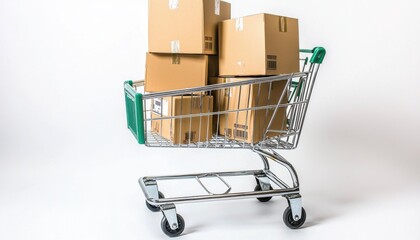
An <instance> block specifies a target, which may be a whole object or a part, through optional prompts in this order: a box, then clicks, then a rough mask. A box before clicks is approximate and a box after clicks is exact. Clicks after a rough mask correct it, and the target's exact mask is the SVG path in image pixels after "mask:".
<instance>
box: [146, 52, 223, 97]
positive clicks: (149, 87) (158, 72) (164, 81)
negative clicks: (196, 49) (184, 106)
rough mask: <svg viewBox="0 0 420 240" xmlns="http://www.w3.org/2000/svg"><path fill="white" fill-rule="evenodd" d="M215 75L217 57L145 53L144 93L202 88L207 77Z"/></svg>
mask: <svg viewBox="0 0 420 240" xmlns="http://www.w3.org/2000/svg"><path fill="white" fill-rule="evenodd" d="M217 73H218V58H217V56H207V55H185V54H162V53H147V54H146V77H145V86H144V87H145V91H146V92H160V91H169V90H176V89H184V88H192V87H203V86H206V85H207V78H208V75H210V76H217Z"/></svg>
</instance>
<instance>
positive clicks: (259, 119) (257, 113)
mask: <svg viewBox="0 0 420 240" xmlns="http://www.w3.org/2000/svg"><path fill="white" fill-rule="evenodd" d="M247 79H249V78H210V80H209V83H210V84H217V83H225V82H237V81H243V80H247ZM285 86H286V81H279V82H275V83H272V84H271V85H270V83H263V84H261V85H259V84H255V85H242V86H241V87H232V88H226V89H222V90H219V91H217V92H214V93H213V94H214V95H213V98H214V106H213V111H214V112H220V111H226V110H238V109H245V108H252V107H262V106H267V105H277V103H278V101H279V99H280V97H281V95H282V93H283V90H284V88H285ZM286 91H287V90H286ZM285 94H286V95H285V96H284V98H283V99H282V101H281V103H287V92H285ZM273 114H274V111H273V110H266V109H263V110H245V111H236V112H231V113H226V114H220V115H214V118H213V121H214V123H213V127H214V128H217V127H218V134H219V135H222V136H226V138H227V139H232V140H238V141H244V142H248V143H257V142H259V141H262V140H263V138H264V133H265V131H266V129H267V127H268V124H269V122H270V119H271V118H272V116H273ZM218 120H219V122H218V123H217V121H218ZM270 129H271V130H286V129H287V118H286V108H285V107H281V108H279V109H278V110H277V113H276V115H275V118H274V122H273V123H272V125H271V127H270ZM277 135H280V133H268V134H267V137H273V136H277Z"/></svg>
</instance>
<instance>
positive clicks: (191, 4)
mask: <svg viewBox="0 0 420 240" xmlns="http://www.w3.org/2000/svg"><path fill="white" fill-rule="evenodd" d="M226 19H230V3H226V2H223V1H220V0H149V52H158V53H193V54H217V51H218V47H217V43H218V41H217V24H218V23H219V22H221V21H223V20H226Z"/></svg>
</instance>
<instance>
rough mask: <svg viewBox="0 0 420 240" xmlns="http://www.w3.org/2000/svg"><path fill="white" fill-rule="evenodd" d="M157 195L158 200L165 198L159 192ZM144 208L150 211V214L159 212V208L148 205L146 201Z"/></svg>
mask: <svg viewBox="0 0 420 240" xmlns="http://www.w3.org/2000/svg"><path fill="white" fill-rule="evenodd" d="M158 195H159V199H160V198H165V196H164V195H163V193H161V192H159V193H158ZM146 206H147V208H148V209H149V210H150V211H152V212H159V211H160V207H158V206H153V205H151V204H149V203H148V202H147V201H146Z"/></svg>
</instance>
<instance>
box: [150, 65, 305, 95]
mask: <svg viewBox="0 0 420 240" xmlns="http://www.w3.org/2000/svg"><path fill="white" fill-rule="evenodd" d="M306 74H307V72H299V73H293V78H298V77H302V76H305V75H306ZM291 76H292V74H281V75H276V76H270V77H259V78H252V79H248V80H243V81H238V82H230V83H219V84H211V85H207V86H204V87H195V88H185V89H181V90H171V91H166V92H155V93H147V94H144V95H143V99H150V98H156V97H161V96H176V95H183V94H191V93H194V92H206V91H213V90H217V89H222V88H230V87H235V86H242V85H249V84H255V83H265V82H272V81H280V80H286V81H287V80H288V79H289V78H290V77H291Z"/></svg>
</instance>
